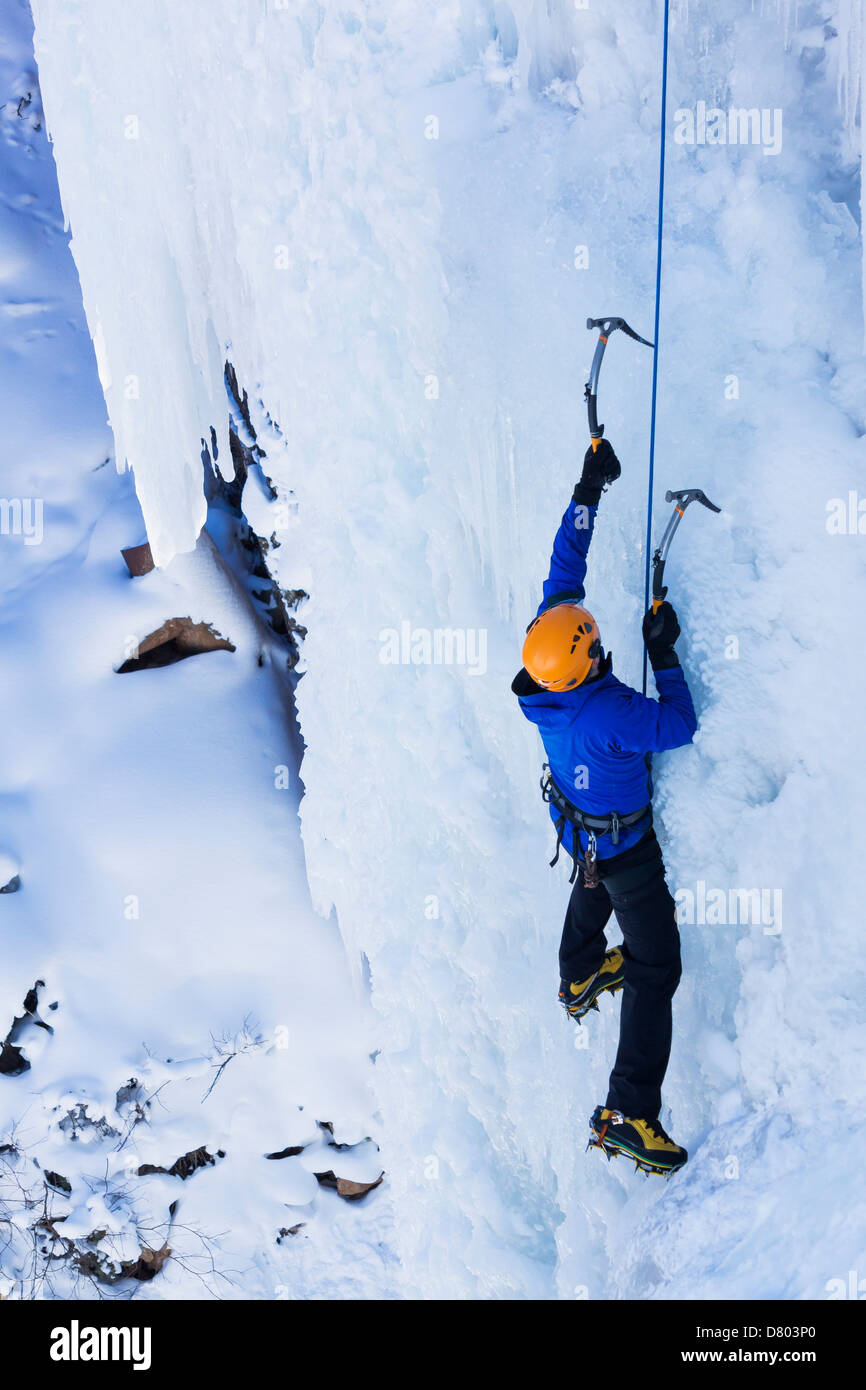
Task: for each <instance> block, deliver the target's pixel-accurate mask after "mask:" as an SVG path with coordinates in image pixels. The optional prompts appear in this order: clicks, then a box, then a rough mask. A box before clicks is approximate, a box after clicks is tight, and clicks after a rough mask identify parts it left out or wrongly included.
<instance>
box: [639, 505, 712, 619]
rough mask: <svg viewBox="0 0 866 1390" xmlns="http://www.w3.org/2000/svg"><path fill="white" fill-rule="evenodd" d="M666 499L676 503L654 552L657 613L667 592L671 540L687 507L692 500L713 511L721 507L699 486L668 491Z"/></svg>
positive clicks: (654, 589)
mask: <svg viewBox="0 0 866 1390" xmlns="http://www.w3.org/2000/svg"><path fill="white" fill-rule="evenodd" d="M665 501H666V502H673V503H675V506H674V510H673V513H672V515H671V519H670V521H669V522H668V524H667V526H666V527H665V533H664V535H663V536H662V539H661V544H660V545H659V547H658V549H657V550H656V551H655V553H654V554H653V612H654V613H657V612H658V610H659V606H660V604H661V603H662V601H663V600H664V597H665V595H666V594H667V586H666V585H665V583H664V574H665V560H666V559H667V558H668V551H669V550H670V548H671V541H672V540H673V538H674V534H675V532H676V529H677V527H678V526H679V524H680V522H681V521H682V519H683V517H684V516H685V511H686V507H687V506H688V505H689V503H690V502H700V503H702V504H703V506H705V507H708V508H709V509H710V511H711V512H720V511H721V510H722V509H721V507H717V506H716V504H715V502H711V501H710V499H709V497H707V495H706V493H705V492H702V491H701V489H700V488H699V487H687V488H683V490H682V491H681V492H666V493H665Z"/></svg>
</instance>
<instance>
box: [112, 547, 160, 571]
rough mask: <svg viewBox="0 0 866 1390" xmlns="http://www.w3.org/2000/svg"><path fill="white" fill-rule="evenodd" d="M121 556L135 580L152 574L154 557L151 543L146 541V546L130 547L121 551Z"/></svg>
mask: <svg viewBox="0 0 866 1390" xmlns="http://www.w3.org/2000/svg"><path fill="white" fill-rule="evenodd" d="M120 553H121V555H122V556H123V558H124V560H125V561H126V568H127V569H128V570H129V573H130V574H131V575H132V577H133V579H137V578H139V576H140V575H142V574H150V571H151V570H152V569H153V567H154V566H153V556H152V555H151V553H150V541H145V542H144V545H130V546H127V548H126V550H121V552H120Z"/></svg>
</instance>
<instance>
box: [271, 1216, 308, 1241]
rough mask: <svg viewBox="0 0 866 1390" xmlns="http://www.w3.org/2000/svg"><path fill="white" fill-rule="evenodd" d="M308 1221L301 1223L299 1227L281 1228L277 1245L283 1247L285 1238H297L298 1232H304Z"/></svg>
mask: <svg viewBox="0 0 866 1390" xmlns="http://www.w3.org/2000/svg"><path fill="white" fill-rule="evenodd" d="M306 1224H307V1223H306V1221H299V1222H298V1224H297V1226H281V1227H280V1229H279V1234H278V1235H277V1245H282V1243H283V1237H284V1236H296V1235H297V1234H298V1231H302V1230H303V1229H304V1227H305V1226H306Z"/></svg>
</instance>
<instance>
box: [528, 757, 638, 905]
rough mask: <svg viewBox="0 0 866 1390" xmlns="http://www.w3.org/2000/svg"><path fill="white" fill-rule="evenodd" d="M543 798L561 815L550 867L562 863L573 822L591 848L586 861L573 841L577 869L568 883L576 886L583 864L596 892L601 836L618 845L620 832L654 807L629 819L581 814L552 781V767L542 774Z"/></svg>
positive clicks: (632, 813)
mask: <svg viewBox="0 0 866 1390" xmlns="http://www.w3.org/2000/svg"><path fill="white" fill-rule="evenodd" d="M540 786H541V795H542V798H543V799H544V800H545V801H546V802H547V803H548V804H552V805H554V806H555V807H556V809H557V811H558V812H559V816H558V818H557V820H556V821H555V822H554V829H555V830H556V853H555V854H554V856H553V858H552V859H551V861H550V867H551V868H553V866H554V864H557V863H558V862H559V851H560V848H561V847H562V839H563V836H564V834H565V825H566V822H567V821H568V822H570V824H571V826H572V828H573V830H582V831H583V832H584V834H585V835H586V837H587V840H588V845H587V850H586V854H585V855H584V858H583V860H581V859H580V857H579V841H578V837H577V835H576V834H572V837H571V844H572V849H571V857H572V860H573V861H574V867H573V868H572V871H571V877H570V878H569V880H568V881H569V883H574V880H575V878H576V877H577V870H578V867H579V866H580V864H581V863H582V864H583V882H584V886H585V887H586V888H597V887H598V885H599V882H600V879H599V877H598V859H597V852H596V851H597V846H598V836H599V835H609V836H610V839H611V844H614V845H618V844H619V836H620V831H622V830H630V829H631V827H632V826H634V825H637V824H638V823H639V822H640V821H642V820H643V819H644V817H645V816H647V815H652V804H651V803H648V804H647V805H646V806H642V807H641V808H640V810H639V811H629V812H628V813H627V814H626V815H620V814H619V812H618V811H611V812H610V813H609V814H608V815H606V816H592V815H590V814H589V813H588V812H587V811H581V809H580V807H579V806H575V805H574V803H573V802H572V801H569V799H568V797H567V796H566V795H565V793H564V792H562V791H560V789H559V787H558V786H557V785H556V783H555V782H554V780H553V776H552V774H551V771H550V764H549V763H544V764H543V766H542V770H541V783H540Z"/></svg>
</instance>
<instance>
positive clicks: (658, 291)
mask: <svg viewBox="0 0 866 1390" xmlns="http://www.w3.org/2000/svg"><path fill="white" fill-rule="evenodd" d="M669 19H670V0H665V19H664V46H663V50H662V103H661V128H660V134H659V144H660V151H659V221H658V254H657V257H656V310H655V332H654V333H653V343H654V344H655V346H654V348H653V385H652V411H651V414H650V448H649V483H648V488H647V515H646V578H645V581H644V604H643V606H644V612H646V610H647V609H648V608H649V604H650V567H651V563H652V520H653V471H654V466H655V451H656V389H657V386H658V374H659V307H660V301H661V287H662V224H663V222H664V206H665V123H666V119H667V98H668V23H669ZM646 684H647V653H646V648H644V654H643V693H644V695H646Z"/></svg>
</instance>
